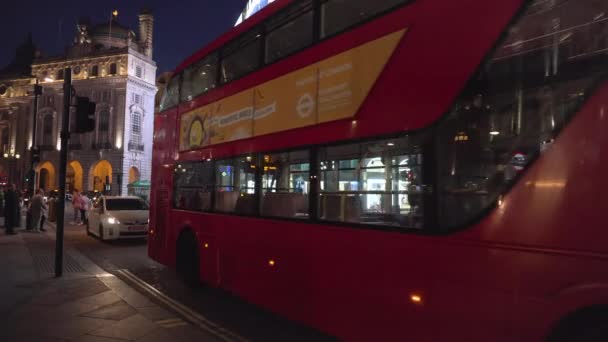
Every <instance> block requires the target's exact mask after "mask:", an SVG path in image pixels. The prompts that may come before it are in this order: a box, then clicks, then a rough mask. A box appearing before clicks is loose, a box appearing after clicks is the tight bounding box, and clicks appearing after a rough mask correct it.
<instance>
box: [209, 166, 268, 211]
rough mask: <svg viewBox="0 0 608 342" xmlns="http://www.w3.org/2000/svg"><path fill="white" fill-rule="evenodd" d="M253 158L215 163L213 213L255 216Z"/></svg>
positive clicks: (254, 171) (254, 167)
mask: <svg viewBox="0 0 608 342" xmlns="http://www.w3.org/2000/svg"><path fill="white" fill-rule="evenodd" d="M256 168H257V161H256V158H255V157H242V158H235V159H229V160H220V161H217V162H216V163H215V177H216V178H215V179H216V181H215V185H216V190H215V211H219V212H224V213H236V214H241V215H255V214H257V212H258V210H257V199H256V185H255V182H256Z"/></svg>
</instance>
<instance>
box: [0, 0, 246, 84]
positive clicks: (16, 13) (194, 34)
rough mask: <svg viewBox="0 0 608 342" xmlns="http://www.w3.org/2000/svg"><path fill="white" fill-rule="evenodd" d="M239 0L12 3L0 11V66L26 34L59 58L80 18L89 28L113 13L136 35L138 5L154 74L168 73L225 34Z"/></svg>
mask: <svg viewBox="0 0 608 342" xmlns="http://www.w3.org/2000/svg"><path fill="white" fill-rule="evenodd" d="M245 3H246V1H245V0H186V1H184V0H164V1H159V0H126V1H125V0H123V1H116V0H110V1H96V2H95V1H86V0H81V1H76V0H52V1H42V0H34V1H31V0H14V1H7V3H6V4H4V2H3V6H2V7H3V9H2V10H1V11H0V30H1V31H2V32H1V37H2V39H1V46H0V68H2V67H3V66H5V65H7V64H8V63H10V61H11V60H12V59H13V56H14V52H15V48H16V47H17V46H18V45H19V44H21V43H22V42H23V41H24V40H25V37H26V36H27V33H28V32H29V31H31V32H32V35H33V38H34V43H35V44H36V46H37V47H38V49H40V50H42V52H43V53H44V54H45V55H47V56H49V55H58V54H63V51H64V48H65V46H67V45H71V44H72V41H73V39H74V34H75V32H76V26H75V25H76V23H77V22H78V19H79V18H80V17H83V16H88V17H90V18H91V21H92V23H93V24H97V23H99V22H101V21H104V22H108V21H109V20H110V16H111V13H112V10H113V9H117V10H118V11H119V15H118V21H119V22H120V23H121V24H123V25H126V26H128V27H129V28H131V29H132V30H133V31H134V32H135V33H136V34H137V33H138V26H137V22H138V21H137V14H139V12H140V9H141V8H142V7H148V8H151V9H152V11H153V13H154V59H155V60H156V62H157V64H158V71H159V73H160V72H163V71H169V70H172V69H174V68H175V67H176V66H177V65H178V64H179V63H180V62H181V61H182V60H183V59H185V58H186V57H188V56H189V55H191V54H192V53H194V52H195V51H196V50H198V49H199V48H201V47H203V46H204V45H205V44H207V43H209V42H211V41H212V40H213V39H215V38H216V37H218V36H219V35H220V34H222V33H224V32H226V31H227V30H229V29H230V28H231V27H232V26H233V25H234V23H235V21H236V19H237V17H238V15H239V13H240V12H241V11H242V9H243V7H244V6H245Z"/></svg>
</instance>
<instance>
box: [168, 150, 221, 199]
mask: <svg viewBox="0 0 608 342" xmlns="http://www.w3.org/2000/svg"><path fill="white" fill-rule="evenodd" d="M174 172H175V177H174V181H175V183H174V184H175V187H174V199H173V205H174V207H175V208H176V209H182V210H192V211H210V210H211V195H212V193H213V181H214V179H213V163H212V162H206V161H205V162H198V163H184V164H177V166H176V167H175V170H174Z"/></svg>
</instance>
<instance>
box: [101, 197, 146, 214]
mask: <svg viewBox="0 0 608 342" xmlns="http://www.w3.org/2000/svg"><path fill="white" fill-rule="evenodd" d="M106 209H107V210H110V211H115V210H148V205H147V204H146V202H144V201H143V200H141V199H137V198H120V199H118V198H116V199H107V200H106Z"/></svg>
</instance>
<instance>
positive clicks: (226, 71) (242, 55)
mask: <svg viewBox="0 0 608 342" xmlns="http://www.w3.org/2000/svg"><path fill="white" fill-rule="evenodd" d="M261 36H262V35H261V33H258V32H257V31H255V30H254V31H251V32H249V33H247V34H246V35H244V36H243V37H241V38H239V39H237V40H235V41H233V42H230V43H229V44H228V45H226V46H225V47H224V48H223V49H222V70H221V71H222V75H221V79H222V83H228V82H230V81H233V80H235V79H238V78H241V77H243V76H245V75H247V74H248V73H250V72H252V71H254V70H256V69H258V68H259V67H260V63H261V61H262V60H261V58H260V57H261V56H260V54H261V46H262V44H261V42H262V40H261V39H260V38H261Z"/></svg>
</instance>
